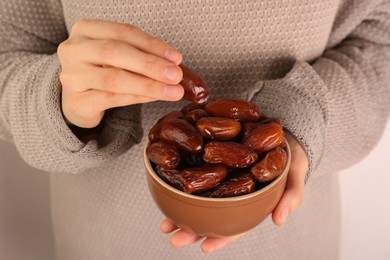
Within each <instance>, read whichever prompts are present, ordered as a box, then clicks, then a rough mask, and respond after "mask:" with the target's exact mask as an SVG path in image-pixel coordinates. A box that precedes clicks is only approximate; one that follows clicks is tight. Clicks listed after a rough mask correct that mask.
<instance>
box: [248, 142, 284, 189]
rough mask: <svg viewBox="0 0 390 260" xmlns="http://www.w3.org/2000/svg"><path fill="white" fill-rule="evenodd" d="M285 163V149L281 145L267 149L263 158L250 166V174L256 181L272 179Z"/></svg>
mask: <svg viewBox="0 0 390 260" xmlns="http://www.w3.org/2000/svg"><path fill="white" fill-rule="evenodd" d="M286 163H287V153H286V151H285V150H284V149H283V148H281V147H276V148H275V149H273V150H271V151H269V152H268V153H267V155H266V156H265V157H264V159H262V160H261V161H259V162H258V163H256V164H255V165H253V166H252V167H251V170H250V175H251V176H252V178H253V179H254V180H255V181H258V182H268V181H272V180H273V179H275V178H276V177H278V176H279V175H280V174H282V172H283V170H284V168H285V167H286Z"/></svg>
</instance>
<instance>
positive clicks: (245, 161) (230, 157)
mask: <svg viewBox="0 0 390 260" xmlns="http://www.w3.org/2000/svg"><path fill="white" fill-rule="evenodd" d="M257 159H258V157H257V153H256V152H255V151H253V150H252V149H251V148H249V147H247V146H245V145H242V144H239V143H235V142H217V141H211V142H209V143H207V144H206V145H205V147H204V155H203V160H205V161H206V162H208V163H223V164H224V165H226V166H228V167H230V168H245V167H248V166H250V165H252V164H254V163H255V162H256V161H257Z"/></svg>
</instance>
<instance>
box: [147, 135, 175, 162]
mask: <svg viewBox="0 0 390 260" xmlns="http://www.w3.org/2000/svg"><path fill="white" fill-rule="evenodd" d="M146 155H147V156H148V158H149V160H151V161H152V162H154V163H155V164H156V165H158V166H161V167H164V168H166V169H175V168H176V167H177V166H178V165H179V164H180V153H179V150H178V149H177V148H176V146H175V145H173V144H169V143H166V142H161V141H160V142H155V143H152V144H150V145H149V147H148V148H147V149H146Z"/></svg>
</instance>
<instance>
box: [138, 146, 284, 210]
mask: <svg viewBox="0 0 390 260" xmlns="http://www.w3.org/2000/svg"><path fill="white" fill-rule="evenodd" d="M285 143H286V150H287V163H286V167H285V169H284V171H283V173H282V174H280V175H279V176H278V177H276V178H275V179H274V180H272V181H271V183H269V184H268V185H267V186H265V187H263V188H261V189H260V190H257V191H255V192H251V193H248V194H245V195H240V196H236V197H226V198H209V197H202V196H198V195H193V194H190V193H186V192H184V191H181V190H179V189H176V188H174V187H172V186H171V185H169V184H168V183H166V182H165V181H164V180H163V179H161V177H160V176H159V175H158V174H157V173H156V172H155V170H154V169H153V167H152V164H151V162H150V160H149V159H148V157H147V155H146V149H147V148H148V146H149V144H150V140H148V139H147V140H146V142H145V144H144V149H143V158H144V164H145V167H146V170H147V174H149V175H151V176H152V178H153V179H154V180H155V181H157V182H158V183H159V184H160V185H161V186H163V187H164V188H165V189H167V190H169V191H170V192H172V193H174V194H175V195H178V196H183V197H186V198H188V199H192V200H196V201H205V202H219V203H221V202H240V201H246V200H248V199H250V198H254V197H256V198H258V199H260V198H262V197H263V196H265V195H267V194H268V193H270V192H272V191H273V190H272V188H273V187H274V186H275V185H276V184H278V183H279V182H280V181H281V180H282V179H283V178H284V177H285V176H286V175H287V174H288V171H289V168H290V164H291V149H290V145H289V143H288V141H287V139H286V138H285Z"/></svg>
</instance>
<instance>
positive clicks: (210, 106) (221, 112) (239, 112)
mask: <svg viewBox="0 0 390 260" xmlns="http://www.w3.org/2000/svg"><path fill="white" fill-rule="evenodd" d="M205 110H206V112H207V113H208V114H209V115H211V116H217V117H228V118H233V119H237V120H239V121H256V120H258V119H259V118H260V116H261V113H260V110H259V108H258V107H257V106H256V105H255V104H253V103H251V102H248V101H246V100H242V99H219V100H215V101H211V102H209V103H207V104H206V106H205Z"/></svg>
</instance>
